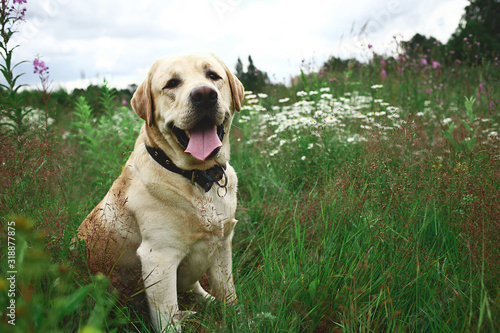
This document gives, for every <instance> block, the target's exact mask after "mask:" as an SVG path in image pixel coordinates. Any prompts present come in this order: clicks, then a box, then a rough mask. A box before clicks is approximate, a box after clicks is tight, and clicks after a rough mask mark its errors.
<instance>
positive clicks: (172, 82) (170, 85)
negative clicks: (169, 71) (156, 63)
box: [163, 79, 181, 89]
mask: <svg viewBox="0 0 500 333" xmlns="http://www.w3.org/2000/svg"><path fill="white" fill-rule="evenodd" d="M180 84H181V80H179V79H170V80H168V82H167V84H166V85H165V87H163V89H174V88H176V87H177V86H178V85H180Z"/></svg>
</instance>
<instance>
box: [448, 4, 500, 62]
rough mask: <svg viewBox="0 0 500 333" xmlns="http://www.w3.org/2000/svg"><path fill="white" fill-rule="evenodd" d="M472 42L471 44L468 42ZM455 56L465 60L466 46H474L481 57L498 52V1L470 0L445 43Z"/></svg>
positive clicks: (499, 36)
mask: <svg viewBox="0 0 500 333" xmlns="http://www.w3.org/2000/svg"><path fill="white" fill-rule="evenodd" d="M471 43H473V45H472V46H470V44H471ZM447 46H448V48H449V49H451V50H453V51H455V55H456V57H457V58H459V59H461V60H465V58H466V50H467V48H468V47H476V49H478V50H477V51H478V52H480V54H479V55H480V56H481V57H495V56H498V54H499V53H500V1H499V0H470V2H469V5H468V6H467V7H465V14H464V15H463V16H462V20H461V22H460V24H459V26H458V28H457V30H456V31H455V33H454V34H453V35H452V36H451V38H450V40H449V41H448V44H447Z"/></svg>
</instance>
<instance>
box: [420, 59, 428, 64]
mask: <svg viewBox="0 0 500 333" xmlns="http://www.w3.org/2000/svg"><path fill="white" fill-rule="evenodd" d="M420 64H421V65H422V66H427V59H425V58H422V59H420Z"/></svg>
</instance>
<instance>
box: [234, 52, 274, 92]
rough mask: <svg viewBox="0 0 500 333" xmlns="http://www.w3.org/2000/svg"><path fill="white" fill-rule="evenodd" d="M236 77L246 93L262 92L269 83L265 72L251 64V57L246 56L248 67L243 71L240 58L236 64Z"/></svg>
mask: <svg viewBox="0 0 500 333" xmlns="http://www.w3.org/2000/svg"><path fill="white" fill-rule="evenodd" d="M236 76H237V77H238V78H239V79H240V81H241V83H243V86H244V87H245V90H247V91H253V92H262V91H264V90H265V89H266V87H267V86H268V85H269V84H270V83H271V82H270V80H269V76H268V75H267V73H266V72H262V71H260V70H259V69H257V67H255V65H254V63H253V59H252V56H248V66H247V70H246V72H245V71H244V66H243V62H242V61H241V59H240V58H238V61H237V62H236Z"/></svg>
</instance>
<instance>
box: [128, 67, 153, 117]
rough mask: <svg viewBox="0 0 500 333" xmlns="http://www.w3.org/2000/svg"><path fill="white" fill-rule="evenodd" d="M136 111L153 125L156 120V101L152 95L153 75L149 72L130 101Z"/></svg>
mask: <svg viewBox="0 0 500 333" xmlns="http://www.w3.org/2000/svg"><path fill="white" fill-rule="evenodd" d="M130 104H131V105H132V108H133V109H134V111H135V112H136V113H137V114H138V115H139V117H141V118H142V119H144V120H145V121H146V124H147V125H148V126H149V127H151V126H152V125H153V122H154V109H155V106H154V101H153V95H151V75H150V74H148V76H147V77H146V79H145V80H144V82H142V83H141V85H140V86H139V87H138V88H137V90H136V91H135V93H134V96H132V100H131V101H130Z"/></svg>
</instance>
